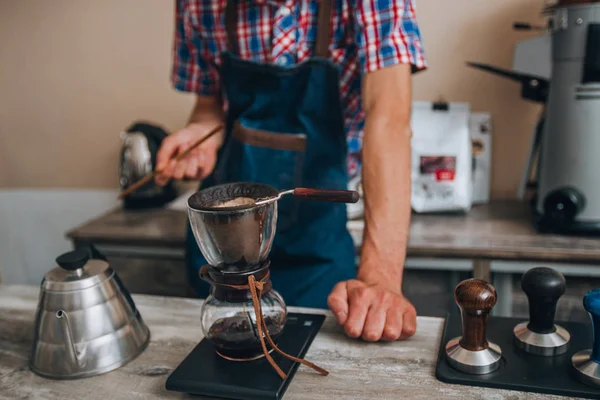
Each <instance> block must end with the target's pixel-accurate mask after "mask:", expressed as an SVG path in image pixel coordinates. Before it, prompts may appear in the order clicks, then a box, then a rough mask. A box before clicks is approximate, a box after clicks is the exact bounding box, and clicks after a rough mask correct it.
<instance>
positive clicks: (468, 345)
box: [446, 279, 502, 375]
mask: <svg viewBox="0 0 600 400" xmlns="http://www.w3.org/2000/svg"><path fill="white" fill-rule="evenodd" d="M454 300H455V301H456V304H457V305H458V307H459V308H460V313H461V319H462V336H461V337H458V338H454V339H452V340H450V341H449V342H448V343H447V344H446V359H447V360H448V363H449V364H450V365H451V366H452V367H453V368H455V369H457V370H458V371H461V372H465V373H467V374H475V375H482V374H488V373H490V372H493V371H495V370H497V369H498V368H499V367H500V362H501V359H502V350H501V349H500V347H499V346H498V345H496V344H494V343H490V342H488V341H487V337H486V328H487V318H488V315H489V313H490V311H491V310H492V308H493V307H494V305H495V304H496V290H495V289H494V287H493V286H492V285H491V284H489V283H488V282H485V281H483V280H479V279H467V280H465V281H462V282H461V283H459V284H458V285H457V286H456V289H455V290H454Z"/></svg>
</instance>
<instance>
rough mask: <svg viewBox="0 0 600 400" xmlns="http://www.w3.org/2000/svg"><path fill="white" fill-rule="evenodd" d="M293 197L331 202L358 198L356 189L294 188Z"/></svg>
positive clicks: (352, 201)
mask: <svg viewBox="0 0 600 400" xmlns="http://www.w3.org/2000/svg"><path fill="white" fill-rule="evenodd" d="M294 197H296V198H298V199H299V200H317V201H328V202H332V203H356V202H357V201H358V199H359V195H358V192H357V191H356V190H327V189H309V188H296V189H294Z"/></svg>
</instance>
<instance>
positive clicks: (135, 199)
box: [119, 122, 177, 209]
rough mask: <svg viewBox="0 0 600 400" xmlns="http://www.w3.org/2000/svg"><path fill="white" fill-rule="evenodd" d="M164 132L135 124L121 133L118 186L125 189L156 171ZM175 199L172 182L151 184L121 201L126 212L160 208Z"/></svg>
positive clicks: (143, 124)
mask: <svg viewBox="0 0 600 400" xmlns="http://www.w3.org/2000/svg"><path fill="white" fill-rule="evenodd" d="M167 136H168V135H167V132H166V131H165V130H164V129H162V128H161V127H159V126H155V125H152V124H149V123H144V122H137V123H134V124H133V125H132V126H130V127H129V128H128V129H127V130H126V131H124V132H121V141H122V143H121V146H122V147H121V157H120V162H119V186H120V187H121V191H123V190H125V189H127V188H128V187H130V186H131V185H133V184H134V183H136V182H137V181H139V180H140V179H142V178H144V177H145V176H146V175H148V174H149V173H151V172H152V171H153V170H154V169H155V168H156V155H157V153H158V149H159V148H160V145H161V143H162V141H163V140H164V139H165V138H166V137H167ZM176 197H177V190H176V188H175V185H174V183H173V182H172V181H171V182H169V183H168V184H167V185H165V186H159V185H157V184H156V183H155V182H154V181H150V182H148V183H147V184H145V185H143V186H142V187H141V188H139V189H138V190H136V191H134V192H133V193H131V194H129V195H128V196H126V197H125V198H124V201H123V206H124V208H126V209H140V208H155V207H161V206H163V205H164V204H166V203H168V202H169V201H171V200H173V199H175V198H176Z"/></svg>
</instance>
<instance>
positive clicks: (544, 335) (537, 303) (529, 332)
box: [513, 267, 571, 356]
mask: <svg viewBox="0 0 600 400" xmlns="http://www.w3.org/2000/svg"><path fill="white" fill-rule="evenodd" d="M566 287H567V283H566V281H565V277H564V276H563V275H562V274H561V273H560V272H558V271H555V270H553V269H552V268H546V267H539V268H532V269H530V270H529V271H527V272H526V273H525V274H524V275H523V278H522V279H521V288H522V289H523V291H524V292H525V294H526V295H527V298H528V299H529V321H528V322H522V323H520V324H518V325H517V326H515V328H514V330H513V334H514V342H515V345H516V346H517V347H519V348H521V349H523V350H524V351H526V352H528V353H531V354H536V355H540V356H555V355H558V354H563V353H564V352H566V351H567V350H568V349H569V340H570V339H571V335H570V334H569V332H567V330H566V329H564V328H563V327H561V326H559V325H555V324H554V314H555V312H556V303H557V302H558V299H559V298H560V296H562V295H563V294H564V293H565V289H566Z"/></svg>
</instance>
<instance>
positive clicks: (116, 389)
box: [0, 286, 564, 400]
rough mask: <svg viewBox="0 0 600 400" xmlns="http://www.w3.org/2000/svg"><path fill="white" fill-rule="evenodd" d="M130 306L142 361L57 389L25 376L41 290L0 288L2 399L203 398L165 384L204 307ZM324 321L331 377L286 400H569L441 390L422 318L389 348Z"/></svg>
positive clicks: (320, 339) (302, 384) (307, 379)
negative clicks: (143, 336) (144, 338)
mask: <svg viewBox="0 0 600 400" xmlns="http://www.w3.org/2000/svg"><path fill="white" fill-rule="evenodd" d="M133 298H134V301H135V302H136V305H137V306H138V308H139V310H140V313H141V314H142V317H143V318H144V320H145V321H146V323H147V324H148V327H149V328H150V331H151V332H152V338H151V342H150V344H149V346H148V348H147V349H146V350H145V351H144V353H142V354H141V355H140V356H139V357H138V358H137V359H135V360H134V361H132V362H130V363H129V364H127V365H125V366H123V367H121V368H119V369H117V370H115V371H113V372H110V373H107V374H104V375H100V376H96V377H92V378H86V379H84V380H75V381H55V380H48V379H44V378H41V377H39V376H37V375H34V374H33V373H32V372H30V370H29V368H28V361H29V357H30V354H31V344H32V340H33V324H34V318H35V309H36V306H37V301H38V289H37V288H36V287H27V286H0V399H15V398H28V399H29V398H30V399H34V398H35V399H43V400H67V399H88V400H95V399H97V400H105V399H111V400H120V399H123V400H125V399H127V400H130V399H194V398H198V397H191V396H186V395H181V394H178V393H172V392H167V391H166V390H165V381H166V379H167V377H168V376H169V374H170V373H171V372H172V370H173V369H174V368H176V367H177V365H179V363H180V362H181V361H182V360H183V359H184V358H185V357H186V355H187V354H188V353H189V352H190V351H191V350H192V349H193V348H194V346H195V345H196V344H197V343H198V342H199V341H200V340H201V339H202V332H201V329H200V325H199V320H198V315H199V314H198V313H199V312H200V305H201V303H202V302H201V300H192V299H181V298H166V297H155V296H139V295H138V296H136V295H134V296H133ZM291 311H299V310H298V309H291ZM305 311H306V310H305ZM312 312H320V311H318V310H312ZM323 313H325V312H324V311H323ZM327 315H328V318H327V320H326V322H325V324H324V325H323V327H322V328H321V332H320V333H319V334H318V335H317V337H316V339H315V341H314V342H313V344H312V346H311V348H310V350H309V352H308V354H307V356H306V358H307V359H310V360H312V361H314V362H316V363H317V364H319V365H321V366H323V367H324V368H326V369H328V370H329V371H330V372H331V374H330V375H329V376H328V377H322V376H320V375H318V374H316V373H314V372H313V371H312V370H308V369H306V368H305V367H302V366H301V367H300V368H299V370H298V372H297V374H296V376H295V377H294V379H293V381H292V383H291V385H290V387H289V388H288V390H287V392H286V395H285V396H284V398H285V399H286V400H293V399H310V400H321V399H322V400H331V399H349V398H352V399H398V398H407V399H439V398H444V399H460V400H469V399H521V398H523V399H525V398H527V399H542V398H545V399H553V398H554V399H564V397H556V396H543V395H538V394H533V393H521V392H515V391H508V390H497V389H489V388H479V387H473V386H461V385H449V384H445V383H442V382H439V381H438V380H436V378H435V376H434V371H435V362H436V358H437V351H438V346H439V340H440V335H441V329H442V323H443V320H442V319H439V318H428V317H419V319H418V329H417V334H416V335H415V336H414V337H413V338H411V339H409V340H407V341H401V342H400V341H399V342H394V343H385V344H384V343H366V342H361V341H357V340H351V339H348V338H346V337H345V336H344V335H343V332H342V331H341V329H340V328H339V327H338V326H337V324H336V323H335V321H334V319H333V318H332V317H331V316H330V315H329V314H328V313H327Z"/></svg>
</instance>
